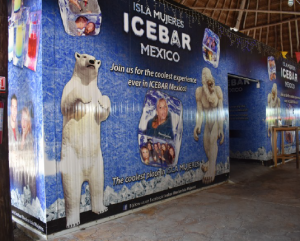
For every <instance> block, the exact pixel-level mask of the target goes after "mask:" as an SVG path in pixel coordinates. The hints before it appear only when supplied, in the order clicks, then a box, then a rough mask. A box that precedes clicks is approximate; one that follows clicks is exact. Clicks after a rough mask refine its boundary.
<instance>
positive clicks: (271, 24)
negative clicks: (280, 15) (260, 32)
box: [239, 17, 300, 32]
mask: <svg viewBox="0 0 300 241" xmlns="http://www.w3.org/2000/svg"><path fill="white" fill-rule="evenodd" d="M297 20H300V17H299V18H292V19H289V20H284V21H281V22H277V23H270V24H264V25H260V26H256V27H251V28H245V29H241V30H239V31H240V32H244V31H248V30H254V29H259V28H266V27H272V26H276V25H280V24H283V23H289V22H292V21H297Z"/></svg>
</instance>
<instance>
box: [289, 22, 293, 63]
mask: <svg viewBox="0 0 300 241" xmlns="http://www.w3.org/2000/svg"><path fill="white" fill-rule="evenodd" d="M289 37H290V47H291V57H292V58H293V40H292V29H291V22H289Z"/></svg>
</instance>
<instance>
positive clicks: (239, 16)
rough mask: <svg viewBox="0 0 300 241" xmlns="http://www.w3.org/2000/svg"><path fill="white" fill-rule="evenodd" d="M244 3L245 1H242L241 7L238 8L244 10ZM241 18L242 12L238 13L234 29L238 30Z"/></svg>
mask: <svg viewBox="0 0 300 241" xmlns="http://www.w3.org/2000/svg"><path fill="white" fill-rule="evenodd" d="M245 3H246V0H242V2H241V7H240V8H241V9H242V10H244V9H245ZM242 17H243V11H240V12H239V15H238V17H237V19H236V24H235V29H240V25H241V20H242Z"/></svg>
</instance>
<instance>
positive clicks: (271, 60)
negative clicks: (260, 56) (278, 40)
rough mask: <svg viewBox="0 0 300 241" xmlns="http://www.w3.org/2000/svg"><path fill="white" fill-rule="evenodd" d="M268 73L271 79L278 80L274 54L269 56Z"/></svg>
mask: <svg viewBox="0 0 300 241" xmlns="http://www.w3.org/2000/svg"><path fill="white" fill-rule="evenodd" d="M268 74H269V80H270V81H272V80H276V63H275V58H274V57H273V56H269V57H268Z"/></svg>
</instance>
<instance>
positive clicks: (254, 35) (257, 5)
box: [253, 0, 258, 39]
mask: <svg viewBox="0 0 300 241" xmlns="http://www.w3.org/2000/svg"><path fill="white" fill-rule="evenodd" d="M257 9H258V0H256V10H257ZM256 26H257V12H256V13H255V27H256ZM255 35H256V29H254V34H253V38H254V39H255Z"/></svg>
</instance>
